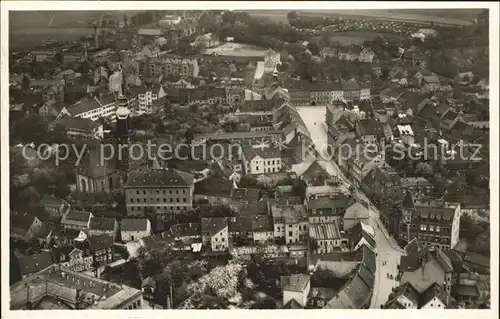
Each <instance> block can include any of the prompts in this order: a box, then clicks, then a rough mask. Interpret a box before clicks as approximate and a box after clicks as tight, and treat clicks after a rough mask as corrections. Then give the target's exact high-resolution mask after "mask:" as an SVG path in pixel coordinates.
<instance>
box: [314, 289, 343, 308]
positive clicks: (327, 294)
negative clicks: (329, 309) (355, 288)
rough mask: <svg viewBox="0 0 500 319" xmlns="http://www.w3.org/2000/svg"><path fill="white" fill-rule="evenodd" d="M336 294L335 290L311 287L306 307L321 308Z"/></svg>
mask: <svg viewBox="0 0 500 319" xmlns="http://www.w3.org/2000/svg"><path fill="white" fill-rule="evenodd" d="M336 294H337V289H335V288H323V287H311V291H310V292H309V296H307V305H308V306H309V307H312V308H318V309H320V308H323V307H325V306H326V304H327V303H328V302H329V301H330V300H332V299H333V298H334V297H335V295H336Z"/></svg>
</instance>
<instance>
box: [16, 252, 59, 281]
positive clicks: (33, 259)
mask: <svg viewBox="0 0 500 319" xmlns="http://www.w3.org/2000/svg"><path fill="white" fill-rule="evenodd" d="M18 264H19V271H20V272H21V276H24V275H29V274H33V273H36V272H39V271H41V270H43V269H45V268H47V267H49V266H51V265H53V264H54V260H53V259H52V254H51V253H50V252H48V251H46V252H42V253H39V254H34V255H30V256H24V257H21V258H19V259H18Z"/></svg>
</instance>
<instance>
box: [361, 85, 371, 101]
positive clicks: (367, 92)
mask: <svg viewBox="0 0 500 319" xmlns="http://www.w3.org/2000/svg"><path fill="white" fill-rule="evenodd" d="M370 97H371V89H370V86H369V85H367V84H363V85H361V87H360V90H359V99H360V100H368V99H369V98H370Z"/></svg>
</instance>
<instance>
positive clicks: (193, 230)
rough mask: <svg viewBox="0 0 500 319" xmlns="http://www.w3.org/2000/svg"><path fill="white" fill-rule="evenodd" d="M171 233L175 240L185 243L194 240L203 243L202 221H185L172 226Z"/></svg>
mask: <svg viewBox="0 0 500 319" xmlns="http://www.w3.org/2000/svg"><path fill="white" fill-rule="evenodd" d="M170 233H171V235H172V238H173V239H174V240H178V241H181V242H183V243H185V244H190V243H192V242H196V243H201V224H200V223H184V224H175V225H172V226H170Z"/></svg>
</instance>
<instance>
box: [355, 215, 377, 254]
mask: <svg viewBox="0 0 500 319" xmlns="http://www.w3.org/2000/svg"><path fill="white" fill-rule="evenodd" d="M350 237H351V251H358V249H360V248H361V247H362V246H363V245H366V246H368V247H369V248H370V249H371V250H373V251H375V250H376V248H377V242H376V240H375V231H374V230H373V227H372V226H370V225H368V224H365V223H362V222H359V223H357V224H356V225H355V226H354V227H353V228H352V229H351V231H350Z"/></svg>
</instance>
